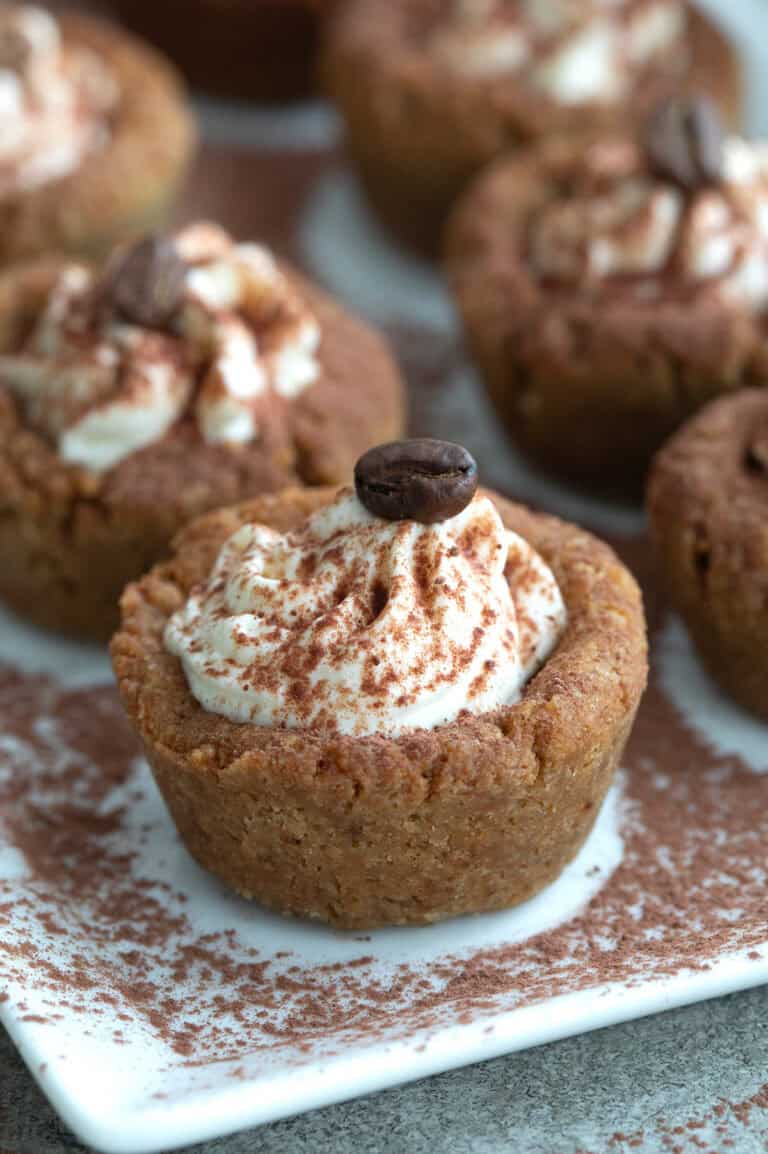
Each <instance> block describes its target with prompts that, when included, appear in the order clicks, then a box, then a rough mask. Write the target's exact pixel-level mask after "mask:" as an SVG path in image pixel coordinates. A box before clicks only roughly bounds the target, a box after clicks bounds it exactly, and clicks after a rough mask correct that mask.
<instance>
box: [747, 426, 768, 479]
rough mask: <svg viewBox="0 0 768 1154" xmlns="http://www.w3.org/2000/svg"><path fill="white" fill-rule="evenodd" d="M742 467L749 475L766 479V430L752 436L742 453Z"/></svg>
mask: <svg viewBox="0 0 768 1154" xmlns="http://www.w3.org/2000/svg"><path fill="white" fill-rule="evenodd" d="M744 465H745V467H746V468H747V470H748V471H749V472H750V473H757V474H759V475H760V476H761V477H768V430H765V429H762V430H760V431H759V432H757V433H755V434H754V435H753V437H752V438H751V440H750V442H749V444H748V445H747V448H746V451H745V453H744Z"/></svg>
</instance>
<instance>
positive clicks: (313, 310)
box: [0, 223, 403, 638]
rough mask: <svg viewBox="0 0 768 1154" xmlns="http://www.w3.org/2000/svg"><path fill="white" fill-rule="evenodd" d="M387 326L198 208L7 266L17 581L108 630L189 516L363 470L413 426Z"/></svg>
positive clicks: (2, 447) (9, 460) (10, 564)
mask: <svg viewBox="0 0 768 1154" xmlns="http://www.w3.org/2000/svg"><path fill="white" fill-rule="evenodd" d="M402 419H403V389H402V384H401V381H400V377H399V374H398V371H397V369H396V367H395V365H394V362H393V360H392V358H391V356H390V353H389V351H388V349H387V347H386V345H385V343H384V341H383V340H382V338H381V337H380V336H379V335H378V334H377V333H375V332H374V331H372V330H371V329H370V328H369V327H368V326H367V325H365V324H363V323H361V322H360V321H358V320H357V319H356V318H353V317H352V316H351V315H350V314H348V313H347V312H345V311H344V310H343V309H342V308H340V307H339V306H338V305H337V304H336V303H335V302H334V301H333V300H331V299H330V298H329V297H328V296H326V295H325V294H324V293H323V292H321V291H320V289H318V288H316V287H315V286H314V285H312V284H310V283H309V282H307V281H306V280H304V279H302V278H301V277H300V276H299V275H298V274H297V273H295V272H294V271H293V270H292V269H290V268H288V267H287V266H285V265H284V264H283V263H281V262H280V261H278V260H276V259H275V258H274V257H273V255H272V254H271V253H270V252H269V250H267V249H266V248H264V247H262V246H261V245H258V244H237V243H235V241H233V240H232V238H231V237H230V236H229V235H228V234H227V233H226V232H224V231H223V230H222V229H220V228H219V227H217V226H215V225H211V224H205V223H202V224H196V225H191V226H188V227H186V228H184V229H182V230H181V231H180V232H178V233H176V234H175V235H169V236H161V235H153V236H149V237H146V238H144V239H143V240H140V241H137V242H133V243H131V244H130V245H129V246H127V247H124V248H122V249H119V250H118V251H117V252H116V253H115V254H114V255H113V256H112V257H111V258H110V259H109V260H108V261H107V262H106V264H105V265H104V266H100V267H95V266H89V265H85V264H77V263H71V262H68V261H66V260H63V259H49V258H45V259H42V260H40V261H36V262H32V263H29V264H24V265H20V266H18V267H15V268H11V269H8V270H6V271H5V272H4V273H2V274H0V513H1V516H0V551H2V556H3V566H2V571H1V572H0V596H2V597H4V598H5V599H6V600H7V601H8V602H9V603H10V604H11V605H12V606H13V607H14V608H16V609H17V610H18V611H19V612H20V613H22V614H24V615H26V616H28V617H29V618H31V619H32V620H33V621H35V622H37V623H38V624H42V625H45V626H48V627H50V628H54V629H61V630H64V631H67V632H70V633H73V634H80V635H85V636H92V637H99V638H106V637H107V636H109V634H110V633H111V632H112V630H113V629H114V627H115V626H116V624H117V621H118V612H117V602H118V599H119V596H120V593H121V592H122V589H123V587H124V586H125V584H126V583H127V582H128V581H129V580H131V579H132V578H134V577H137V576H139V575H140V574H141V573H142V572H144V571H145V570H146V569H147V568H148V567H149V566H151V565H152V564H154V562H155V561H157V560H158V559H159V558H160V557H161V556H163V555H164V554H165V552H166V551H167V548H168V544H169V542H170V541H171V539H172V537H173V536H174V534H175V533H176V532H177V530H178V529H179V528H180V527H181V525H183V524H184V522H185V521H187V520H188V519H189V518H190V517H194V516H197V515H199V514H200V513H202V512H204V511H206V510H208V509H211V508H216V507H218V506H220V505H222V504H228V503H232V502H236V501H241V500H243V499H244V498H245V497H249V496H252V495H254V494H257V493H261V492H265V491H270V490H275V489H279V488H283V487H284V486H286V485H290V484H300V483H305V484H311V485H327V484H329V483H337V484H338V483H341V482H342V481H344V480H345V479H347V478H348V477H350V476H351V474H352V468H353V465H354V463H355V460H356V458H357V457H358V455H359V454H360V452H361V451H362V450H363V449H365V447H366V446H368V445H370V444H371V443H372V442H375V441H377V440H379V439H380V438H381V437H382V436H390V437H391V436H396V435H398V433H399V432H400V431H401V429H402Z"/></svg>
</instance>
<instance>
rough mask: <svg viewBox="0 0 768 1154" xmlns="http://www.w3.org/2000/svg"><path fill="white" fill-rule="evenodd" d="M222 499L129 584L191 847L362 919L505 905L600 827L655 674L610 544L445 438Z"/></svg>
mask: <svg viewBox="0 0 768 1154" xmlns="http://www.w3.org/2000/svg"><path fill="white" fill-rule="evenodd" d="M356 481H357V493H356V492H355V491H354V490H352V489H342V490H341V491H338V492H337V491H326V492H319V491H315V492H310V491H303V492H300V491H297V490H288V491H286V492H284V493H281V494H278V495H276V496H272V497H266V498H260V499H257V500H255V501H252V502H250V503H247V504H244V505H241V506H239V507H236V508H232V509H228V510H224V511H222V512H219V513H213V514H210V515H208V516H206V517H203V518H201V519H200V520H199V521H197V522H196V523H195V524H194V525H192V526H191V527H189V528H188V529H186V530H185V531H184V532H183V533H182V534H181V536H180V537H179V538H178V540H177V542H176V553H175V556H174V557H173V559H172V560H170V561H168V562H166V563H164V564H162V565H160V566H158V567H157V568H156V569H155V570H154V571H153V572H152V573H150V574H149V575H148V576H147V577H145V578H143V579H142V580H141V581H140V582H139V583H138V584H135V585H132V586H130V587H129V589H128V590H127V591H126V593H125V595H124V597H123V600H122V613H123V621H122V627H121V629H120V631H119V632H118V633H117V635H116V636H115V638H114V640H113V644H112V655H113V661H114V666H115V670H116V673H117V678H118V683H119V687H120V691H121V694H122V697H123V701H124V703H125V706H126V708H127V711H128V714H129V716H130V718H131V720H132V721H133V723H134V725H135V726H136V728H137V730H138V732H139V734H140V736H141V738H142V740H143V743H144V746H145V749H146V752H147V756H148V757H149V760H150V763H151V765H152V767H153V769H154V773H155V776H156V778H157V781H158V784H159V786H160V789H161V791H162V793H163V795H164V797H165V799H166V802H167V804H168V806H169V808H170V811H171V813H172V815H173V817H174V819H175V821H176V824H177V826H178V829H179V831H180V833H181V836H182V838H183V840H184V842H185V843H186V845H187V847H188V848H189V850H190V851H191V853H192V854H193V855H194V856H195V857H196V858H197V860H198V861H199V862H200V863H201V864H202V865H204V866H205V867H206V868H208V869H210V870H212V871H213V872H214V873H216V874H217V875H218V876H219V877H221V878H222V879H223V880H224V881H225V882H226V883H227V884H228V885H230V886H231V887H233V888H234V889H235V890H237V891H238V892H239V893H241V894H243V895H245V896H247V897H252V898H255V899H256V900H258V901H259V902H261V903H262V904H264V905H266V906H268V907H270V908H272V909H276V910H279V911H281V912H283V913H290V914H296V915H300V916H306V917H312V918H318V919H321V920H323V921H327V922H331V923H332V924H334V925H337V926H342V927H355V928H365V927H370V926H378V925H387V924H403V923H422V922H431V921H436V920H438V919H441V918H446V917H450V916H454V915H458V914H466V913H474V912H478V911H482V910H493V909H499V908H503V907H506V906H510V905H514V904H515V903H518V902H521V901H524V900H525V899H526V898H528V897H530V896H531V895H532V894H534V893H536V892H537V891H538V890H540V889H541V888H542V887H543V886H545V885H547V884H548V883H549V882H551V881H552V880H553V879H554V878H556V877H557V875H558V874H559V873H560V871H561V870H562V869H563V867H564V866H565V865H566V863H567V862H568V861H570V859H571V858H572V857H573V856H574V854H575V853H576V851H577V850H578V849H579V847H580V845H581V844H582V842H583V841H584V838H585V837H586V835H587V833H588V832H589V830H590V828H591V826H592V823H593V821H594V819H595V816H596V814H597V812H598V810H599V807H600V804H601V802H602V800H603V797H604V795H605V792H606V790H607V788H608V785H609V783H610V781H611V777H612V774H613V772H614V769H615V768H616V764H617V761H618V759H619V757H620V755H621V751H622V749H623V746H624V742H625V740H626V738H627V735H628V733H629V730H630V727H631V725H632V721H633V718H634V715H635V711H636V709H637V705H638V702H639V699H640V696H641V693H642V690H643V687H644V684H645V677H646V641H645V624H644V619H643V611H642V607H641V600H640V595H639V592H638V589H637V587H636V585H635V583H634V581H633V579H632V578H631V576H630V575H629V574H628V573H627V571H626V570H625V569H624V568H623V566H622V565H621V564H620V563H619V561H618V560H617V559H616V557H615V556H614V554H613V553H612V552H611V550H610V549H608V548H607V546H605V545H603V544H601V543H600V542H599V541H597V540H595V539H594V538H593V537H591V536H590V535H589V534H587V533H584V532H582V531H581V530H579V529H577V528H575V527H574V526H571V525H567V524H564V523H562V522H560V521H556V520H555V519H553V518H551V517H546V516H540V515H536V514H534V513H531V512H529V511H527V510H526V509H524V508H522V507H521V506H519V505H514V504H512V503H510V502H509V501H505V500H503V499H502V498H500V497H498V496H496V495H494V494H492V493H488V492H482V491H481V492H479V493H478V494H476V495H475V496H474V498H473V497H472V493H473V490H474V486H475V469H474V462H472V460H471V458H470V457H469V455H468V454H467V453H466V452H465V451H464V450H462V449H460V448H459V447H458V446H452V445H448V446H446V445H445V443H443V442H434V441H429V442H423V441H421V442H406V443H405V444H399V445H395V446H391V445H390V446H384V447H383V448H379V449H377V450H374V451H373V452H372V453H369V454H366V456H365V457H364V458H363V460H362V461H361V462H360V465H359V466H358V469H357V471H356Z"/></svg>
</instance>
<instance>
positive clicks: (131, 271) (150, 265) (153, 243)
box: [104, 236, 187, 329]
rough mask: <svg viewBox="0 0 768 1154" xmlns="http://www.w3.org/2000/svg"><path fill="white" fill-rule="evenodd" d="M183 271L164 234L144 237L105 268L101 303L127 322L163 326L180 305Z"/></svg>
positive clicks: (182, 263)
mask: <svg viewBox="0 0 768 1154" xmlns="http://www.w3.org/2000/svg"><path fill="white" fill-rule="evenodd" d="M186 271H187V266H186V264H185V263H184V261H183V260H182V259H181V257H180V256H179V255H178V253H177V252H176V249H175V247H174V245H173V243H172V242H171V241H170V240H169V239H168V238H167V237H162V236H147V237H145V238H144V239H143V240H140V241H137V242H136V243H135V244H134V245H132V246H131V247H130V248H129V249H127V250H126V251H125V252H123V253H120V254H119V255H118V256H117V258H116V259H115V260H114V262H113V263H112V265H111V267H110V268H108V270H107V274H106V282H105V285H104V297H105V304H106V306H107V307H108V308H110V309H111V310H112V311H113V312H114V313H115V315H116V316H118V317H120V318H121V319H122V320H124V321H127V322H128V323H129V324H136V325H141V326H142V327H143V328H149V329H167V328H169V327H170V326H171V324H172V322H173V320H174V318H175V316H176V314H177V312H178V310H179V306H180V305H181V301H182V295H183V289H184V278H185V276H186Z"/></svg>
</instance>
